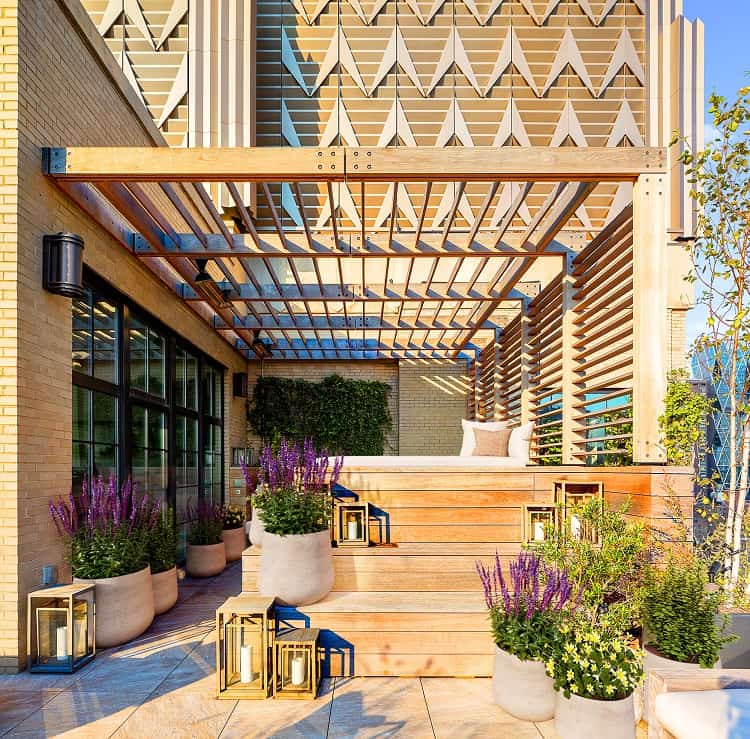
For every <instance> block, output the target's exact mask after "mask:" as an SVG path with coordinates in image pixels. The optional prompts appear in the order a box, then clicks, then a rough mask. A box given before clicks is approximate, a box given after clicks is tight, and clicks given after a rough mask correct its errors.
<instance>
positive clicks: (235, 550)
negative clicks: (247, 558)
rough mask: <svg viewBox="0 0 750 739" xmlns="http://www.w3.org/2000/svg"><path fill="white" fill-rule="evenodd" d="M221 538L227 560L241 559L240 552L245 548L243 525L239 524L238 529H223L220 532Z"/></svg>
mask: <svg viewBox="0 0 750 739" xmlns="http://www.w3.org/2000/svg"><path fill="white" fill-rule="evenodd" d="M221 540H222V541H223V542H224V549H225V550H226V557H227V562H236V561H237V560H238V559H242V552H243V551H244V549H245V527H244V526H240V527H239V528H238V529H224V531H222V532H221Z"/></svg>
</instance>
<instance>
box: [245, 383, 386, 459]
mask: <svg viewBox="0 0 750 739" xmlns="http://www.w3.org/2000/svg"><path fill="white" fill-rule="evenodd" d="M390 391H391V387H390V385H388V384H386V383H384V382H374V381H368V380H350V379H345V378H343V377H341V376H340V375H330V376H328V377H325V378H324V379H323V380H321V381H320V382H310V381H308V380H295V379H290V378H286V377H261V378H259V379H258V381H257V383H256V384H255V389H254V391H253V398H252V401H251V403H250V405H249V407H248V421H249V422H250V428H251V429H252V430H253V431H254V432H255V433H256V434H257V435H258V436H259V437H260V438H261V439H262V440H263V441H264V442H265V443H272V442H273V441H274V440H276V439H278V438H279V437H285V438H287V439H294V440H296V441H302V440H304V439H305V438H310V439H312V440H313V441H314V442H315V445H316V446H317V447H318V448H326V449H328V450H329V451H330V452H332V453H336V454H352V455H367V456H378V455H381V454H383V452H384V451H385V446H386V434H387V433H388V432H389V431H390V430H391V428H392V426H391V414H390V411H389V410H388V395H389V393H390Z"/></svg>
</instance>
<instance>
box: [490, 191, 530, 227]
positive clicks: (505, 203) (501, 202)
mask: <svg viewBox="0 0 750 739" xmlns="http://www.w3.org/2000/svg"><path fill="white" fill-rule="evenodd" d="M521 187H522V185H521V183H520V182H509V183H508V184H506V185H504V186H503V189H502V190H501V191H500V197H499V198H498V199H497V205H496V206H495V212H494V213H493V214H492V220H491V221H490V227H491V228H497V227H498V226H499V225H500V221H502V220H503V216H505V214H506V213H507V212H508V210H510V206H511V205H512V204H513V201H514V200H515V199H516V198H517V197H518V193H519V192H520V191H521ZM518 215H519V217H520V218H521V220H522V221H523V222H524V223H525V224H526V225H527V226H528V225H529V223H531V213H529V206H528V205H526V201H525V200H524V201H523V203H521V207H520V208H519V209H518Z"/></svg>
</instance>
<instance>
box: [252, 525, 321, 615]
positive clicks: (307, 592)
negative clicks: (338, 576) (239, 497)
mask: <svg viewBox="0 0 750 739" xmlns="http://www.w3.org/2000/svg"><path fill="white" fill-rule="evenodd" d="M333 576H334V573H333V554H332V552H331V533H330V532H329V531H328V530H326V531H319V532H317V533H315V534H299V535H290V536H278V535H277V534H271V533H269V532H268V531H266V532H265V533H264V534H263V549H262V550H261V555H260V565H259V569H258V592H259V593H260V594H261V595H265V596H269V597H270V596H273V597H275V598H276V599H277V600H278V601H279V602H280V603H281V604H282V605H289V606H306V605H309V604H310V603H316V602H317V601H319V600H322V599H323V598H325V597H326V595H328V593H330V592H331V588H332V587H333Z"/></svg>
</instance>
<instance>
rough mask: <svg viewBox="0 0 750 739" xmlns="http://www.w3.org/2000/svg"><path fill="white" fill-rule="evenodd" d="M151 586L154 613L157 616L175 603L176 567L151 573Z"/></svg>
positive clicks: (176, 593) (176, 594)
mask: <svg viewBox="0 0 750 739" xmlns="http://www.w3.org/2000/svg"><path fill="white" fill-rule="evenodd" d="M151 587H152V588H153V591H154V613H155V614H156V615H157V616H159V615H161V614H162V613H166V612H167V611H168V610H169V609H170V608H172V606H174V604H175V603H177V597H178V591H177V567H176V566H175V567H172V569H171V570H165V571H164V572H157V573H156V574H152V575H151Z"/></svg>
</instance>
